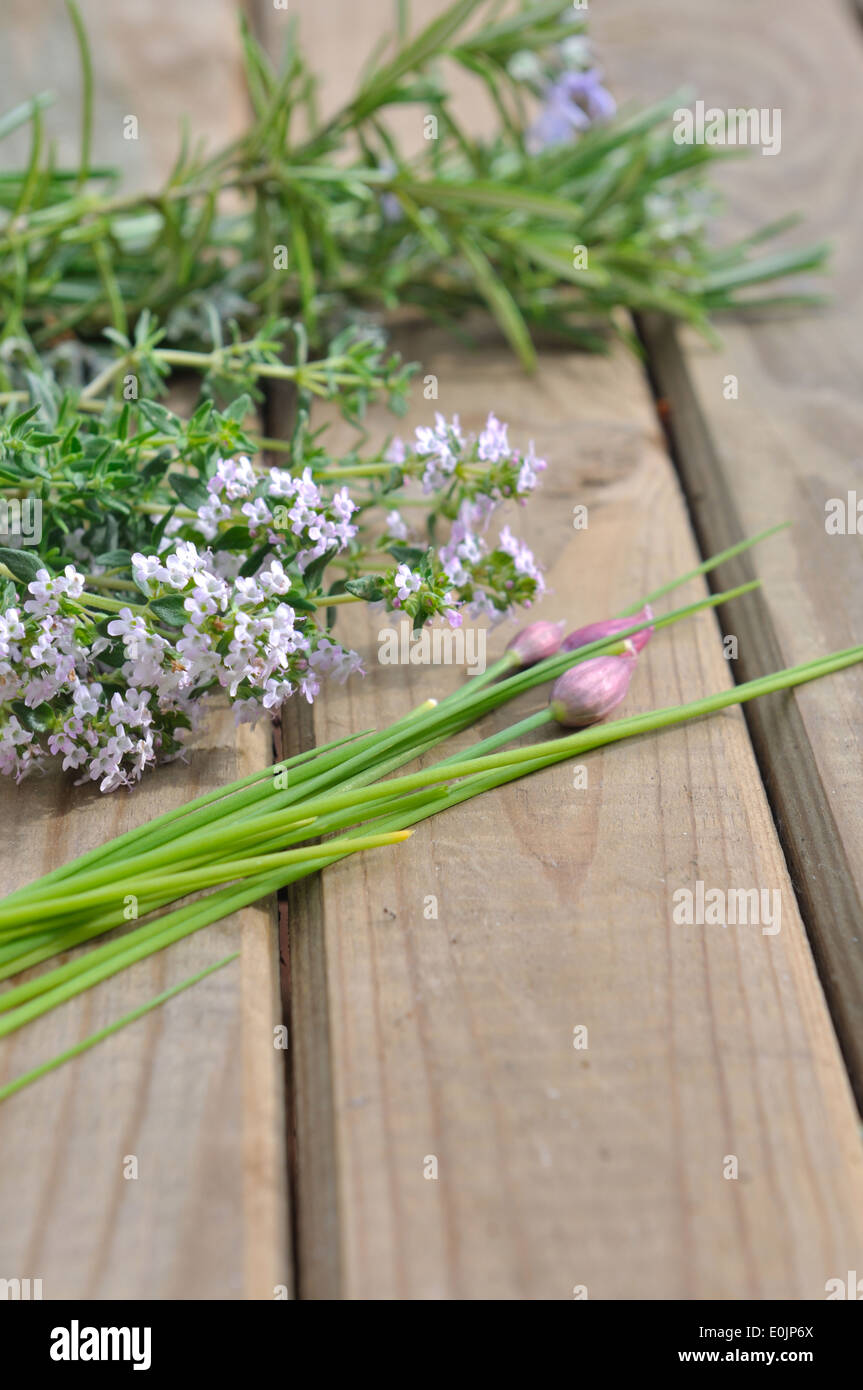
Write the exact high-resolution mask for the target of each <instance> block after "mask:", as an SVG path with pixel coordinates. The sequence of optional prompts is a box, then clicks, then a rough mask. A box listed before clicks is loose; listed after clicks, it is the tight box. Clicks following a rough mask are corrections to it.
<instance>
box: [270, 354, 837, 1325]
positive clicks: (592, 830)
mask: <svg viewBox="0 0 863 1390" xmlns="http://www.w3.org/2000/svg"><path fill="white" fill-rule="evenodd" d="M407 348H408V352H409V355H411V356H417V355H419V356H421V357H422V360H423V365H424V371H427V372H432V373H434V374H435V375H436V376H437V377H438V380H439V386H440V399H439V401H438V402H437V405H438V407H439V408H440V409H442V410H443V411H445V412H446V413H447V414H451V413H459V414H460V416H461V419H462V423H463V425H464V426H465V427H467V428H476V427H477V426H479V425H481V424H482V422H483V421H484V419H485V416H486V414H487V412H488V410H489V409H495V410H497V411H500V412H502V413H504V414H505V416H506V418H507V419H508V420H509V421H510V423H511V426H512V430H513V438H514V439H515V440H516V441H517V442H518V443H521V444H526V442H527V440H528V439H529V438H534V439H535V440H536V444H537V448H538V449H539V451H540V452H541V453H543V454H547V455H548V456H549V458H550V459H551V460H552V465H551V468H550V469H549V472H548V473H547V474H546V475H545V476H546V482H545V485H544V487H543V490H542V494H541V496H540V497H539V498H538V499H535V501H534V502H532V503H531V505H530V507H528V508H527V509H526V510H525V511H524V512H521V513H520V514H519V515H518V516H517V517H516V518H515V522H514V524H517V525H518V526H519V529H520V530H522V529H523V530H524V531H525V533H526V534H527V536H528V539H529V540H530V541H531V542H532V543H533V545H534V546H535V548H536V549H537V551H539V552H540V553H541V554H542V556H543V558H544V559H545V561H546V562H547V563H548V564H549V566H550V575H549V579H550V584H551V588H552V593H551V595H550V597H549V598H548V599H547V600H546V601H545V602H544V604H543V608H542V612H543V614H544V616H547V617H552V618H554V617H558V616H560V617H563V616H565V617H566V618H567V619H568V620H569V621H570V622H571V623H572V624H573V625H576V624H578V623H579V622H583V621H587V620H589V619H592V618H596V617H599V616H602V615H603V614H606V613H609V612H612V611H614V610H616V609H618V608H619V607H621V606H622V605H623V604H624V603H626V602H628V601H631V600H633V599H634V598H636V597H637V596H638V595H639V594H640V593H643V592H646V591H648V590H649V589H650V588H651V587H653V586H654V585H656V584H657V583H659V582H661V581H662V580H664V579H666V578H668V577H669V576H670V575H671V574H674V573H677V572H680V571H682V570H684V569H685V568H687V567H688V566H689V565H691V563H692V562H693V560H694V559H695V552H694V546H693V541H692V537H691V535H690V532H689V528H688V525H687V521H686V517H685V513H684V509H683V506H682V502H681V498H680V496H679V493H678V488H677V485H676V482H675V479H674V475H673V471H672V469H671V467H670V465H669V462H668V459H667V456H666V454H665V452H664V449H663V447H662V444H661V440H660V438H659V434H658V429H657V426H656V424H655V420H654V415H653V410H652V405H651V402H650V400H649V396H648V393H647V390H646V386H645V383H644V381H643V378H642V375H641V372H640V370H639V368H638V366H637V364H636V363H635V362H634V360H633V359H631V358H630V357H628V356H626V355H625V354H624V353H623V352H620V353H617V354H615V355H614V356H613V357H612V358H611V359H610V360H598V359H590V358H585V357H580V356H575V355H570V354H566V355H562V356H550V355H546V356H544V358H543V361H542V366H541V369H540V371H539V373H538V376H537V378H536V379H535V380H534V381H527V380H526V379H525V378H524V377H523V376H521V374H520V373H519V371H518V369H517V368H516V367H515V366H514V365H513V363H512V361H511V359H510V358H509V357H508V356H507V355H506V353H505V351H503V350H502V349H500V348H499V347H498V346H497V345H495V344H494V343H493V342H492V341H491V340H490V341H488V342H483V343H482V344H480V346H479V349H478V351H477V352H476V353H475V354H474V355H472V356H468V355H466V354H464V353H463V352H459V353H455V352H453V351H451V350H450V349H449V348H447V347H446V346H443V345H442V344H441V343H440V342H439V341H434V340H433V339H432V338H430V337H428V336H426V337H424V338H419V339H415V340H413V341H411V342H410V343H409V344H408V345H407ZM429 409H430V407H429V406H428V405H424V404H423V403H422V402H419V403H418V404H417V405H416V407H415V408H414V409H413V410H412V412H411V415H410V417H409V422H408V423H409V424H415V423H419V422H421V421H423V420H425V419H426V418H427V416H428V413H429ZM372 427H373V431H376V432H380V433H381V434H383V432H384V429H385V427H386V422H385V421H384V420H383V419H382V418H381V417H380V416H376V417H375V418H374V420H373V422H372ZM577 503H585V504H587V505H588V507H589V517H590V522H589V527H588V530H587V531H582V532H574V531H573V529H572V522H571V514H572V507H573V506H574V505H575V504H577ZM691 592H692V593H697V592H699V586H692V588H691ZM342 616H343V617H344V618H345V619H346V622H345V628H344V632H343V634H342V635H343V639H345V640H348V639H349V640H352V641H353V643H354V645H356V646H358V647H359V648H360V649H361V650H362V651H363V652H364V653H366V655H367V657H368V659H369V674H368V675H367V676H366V679H365V681H364V682H363V683H361V684H360V683H354V684H351V685H349V686H348V688H347V689H346V690H345V692H344V694H343V695H338V694H337V695H335V696H332V697H331V698H329V699H328V700H327V701H326V702H320V703H319V704H317V705H316V706H315V711H314V716H315V732H316V736H317V738H318V739H319V740H322V739H325V738H332V737H335V736H337V735H338V734H341V733H344V732H346V731H347V730H348V729H353V728H358V727H363V726H365V725H368V724H369V723H371V722H375V723H377V724H380V723H381V722H382V721H384V720H387V719H389V718H391V717H392V716H394V715H396V714H399V713H401V712H403V711H404V710H406V709H407V708H408V707H409V706H411V705H413V704H415V703H417V702H418V701H419V700H420V699H422V698H424V697H426V696H428V695H430V694H435V695H440V694H441V693H443V692H445V691H446V690H447V689H449V688H451V686H452V685H453V684H454V683H455V682H456V681H458V680H459V679H460V675H459V673H458V672H456V671H455V670H453V669H452V668H444V667H436V668H422V667H409V668H405V667H390V666H380V665H378V664H377V663H376V660H375V652H376V648H377V632H378V629H379V627H380V626H381V625H382V623H383V622H384V621H385V620H384V619H382V618H380V617H377V618H375V617H368V616H365V617H364V616H362V615H359V616H358V615H357V614H356V613H355V612H353V611H351V610H345V612H344V614H343V615H342ZM340 621H341V620H340ZM505 640H506V637H505V635H504V634H502V633H499V634H495V635H494V637H493V639H492V642H491V643H490V655H495V654H497V652H498V650H499V649H501V648H502V646H503V644H504V641H505ZM728 680H729V672H728V665H727V663H726V662H725V661H724V660H723V658H722V655H721V647H720V644H719V641H718V636H717V630H716V625H715V622H714V620H713V618H711V617H709V616H703V617H701V618H700V619H699V620H697V621H695V622H693V623H691V624H689V625H688V626H687V627H686V628H681V629H678V630H677V632H676V633H675V634H674V636H671V635H669V634H666V635H664V636H659V637H657V639H656V640H655V642H654V643H653V644H652V646H651V647H650V648H648V651H647V654H646V656H645V657H644V658H643V660H642V665H641V667H640V669H639V673H638V676H637V679H636V681H635V682H634V683H633V687H632V691H631V695H630V698H629V701H628V708H629V709H631V710H633V711H635V710H639V709H647V708H650V707H651V706H654V705H658V704H666V703H670V702H672V701H677V700H680V699H683V698H686V697H691V696H694V695H696V694H700V693H704V692H706V691H708V690H710V689H714V688H721V687H722V686H724V685H726V684H727V682H728ZM530 707H532V706H531V701H529V700H528V701H526V702H525V703H524V704H523V705H522V706H520V708H521V709H522V710H523V711H526V710H527V709H529V708H530ZM585 764H586V766H587V768H588V787H587V788H586V789H576V788H575V787H574V786H573V775H572V768H571V767H569V766H564V767H560V768H557V769H554V770H550V771H547V772H546V773H544V774H542V775H541V776H538V777H534V778H532V779H530V780H529V781H527V782H524V783H522V784H521V785H517V786H512V787H509V788H506V789H502V790H500V791H498V792H496V793H494V794H492V795H490V796H486V797H485V798H483V799H482V800H480V801H477V802H474V803H472V804H469V805H467V806H465V807H461V808H457V809H455V810H454V811H452V812H449V813H447V815H446V816H443V817H441V818H439V819H436V820H434V821H433V822H430V823H428V824H426V825H425V826H423V827H421V828H420V829H419V830H418V831H417V833H416V834H415V836H414V838H413V839H412V840H411V842H410V843H409V844H407V845H405V846H400V847H398V848H396V849H392V850H390V849H387V850H382V851H376V852H375V853H374V855H373V856H364V857H362V858H357V859H356V860H354V861H352V862H349V863H345V864H343V865H337V866H335V867H334V868H333V869H331V870H329V871H328V873H327V874H326V875H325V876H324V879H323V883H322V890H321V891H322V899H321V910H320V911H316V912H315V913H314V914H312V915H311V916H309V917H308V918H307V919H302V920H301V919H299V918H297V917H296V916H295V919H294V921H293V934H294V939H296V940H297V941H298V942H302V952H304V953H305V954H302V952H301V953H298V954H297V955H292V977H293V982H294V983H293V990H294V1009H295V1033H296V1020H297V1018H301V1019H302V1030H301V1031H302V1034H303V1039H304V1041H303V1047H304V1049H305V1053H304V1055H305V1056H307V1057H314V1056H316V1055H319V1054H320V1055H326V1056H328V1057H329V1058H330V1079H329V1084H328V1087H327V1088H326V1089H325V1091H324V1092H323V1093H321V1094H319V1093H318V1092H317V1090H316V1088H315V1087H314V1085H313V1076H312V1075H311V1074H309V1073H307V1072H306V1071H305V1070H304V1069H301V1070H300V1071H299V1072H298V1073H296V1074H295V1084H296V1085H297V1088H298V1092H299V1095H298V1111H297V1115H298V1124H299V1126H300V1128H302V1127H303V1126H310V1127H311V1129H312V1131H314V1132H316V1133H317V1135H318V1136H320V1135H324V1136H327V1135H329V1134H332V1136H333V1142H334V1144H335V1152H334V1156H333V1155H331V1154H325V1155H321V1154H320V1153H317V1154H315V1152H314V1145H313V1144H310V1145H305V1146H304V1144H303V1141H302V1136H300V1143H299V1150H298V1154H299V1172H298V1198H299V1251H300V1268H301V1269H302V1270H304V1271H305V1276H304V1282H303V1286H302V1287H303V1294H304V1296H305V1297H312V1298H327V1297H338V1296H342V1297H346V1298H354V1299H356V1298H359V1299H366V1298H372V1299H391V1298H409V1299H416V1298H419V1299H439V1298H459V1299H482V1298H495V1299H522V1298H527V1299H558V1298H562V1299H563V1298H571V1297H572V1296H573V1289H574V1287H575V1286H577V1285H585V1286H587V1289H588V1291H589V1296H590V1297H591V1298H643V1297H648V1298H741V1297H749V1296H754V1297H768V1296H773V1297H784V1298H810V1297H811V1298H817V1297H819V1296H823V1290H824V1284H825V1281H826V1279H827V1278H829V1277H832V1276H833V1274H835V1272H836V1271H837V1270H845V1269H847V1268H854V1267H855V1265H854V1264H853V1260H852V1257H854V1258H856V1257H857V1255H858V1252H859V1250H860V1241H861V1235H863V1226H861V1220H860V1199H861V1195H863V1168H861V1150H860V1143H859V1138H858V1134H857V1129H856V1122H855V1116H854V1112H853V1106H852V1102H851V1099H850V1094H849V1091H848V1086H847V1081H846V1078H845V1074H844V1070H843V1068H842V1065H841V1061H840V1058H839V1055H838V1052H837V1048H836V1043H835V1039H834V1035H833V1031H832V1027H831V1024H830V1020H829V1017H828V1014H827V1011H826V1008H825V1005H824V1000H823V997H822V994H821V990H820V987H819V984H818V981H817V977H816V974H815V970H814V968H813V962H812V958H811V955H810V952H809V948H808V945H807V941H806V937H805V933H804V931H803V928H802V925H801V922H800V919H799V917H798V916H797V913H796V908H795V899H794V894H793V891H792V889H791V886H790V883H789V880H788V877H787V874H786V870H785V866H784V862H783V859H782V855H781V853H780V851H779V847H778V844H777V841H776V837H775V833H774V828H773V824H772V821H771V818H770V814H769V810H768V807H767V803H766V799H765V796H764V793H763V790H762V787H761V783H760V779H759V777H758V774H757V770H756V767H755V763H754V759H753V755H752V751H751V747H750V744H749V741H748V737H747V734H746V728H745V724H744V721H743V719H742V717H741V715H740V714H739V712H733V713H729V714H727V715H723V716H722V717H720V718H716V719H714V720H712V721H711V722H709V723H703V724H701V725H699V726H693V727H691V728H689V729H685V730H678V731H672V732H670V733H668V734H664V735H662V736H660V737H657V738H654V739H648V740H643V741H641V742H639V743H633V744H630V745H628V746H627V747H626V748H618V749H612V750H609V751H606V752H604V753H601V754H596V755H592V756H591V757H590V758H589V760H585ZM698 879H701V880H702V881H704V882H705V883H706V885H707V886H708V887H710V886H718V887H722V888H724V889H728V888H731V887H746V888H748V887H758V888H762V887H764V888H770V889H777V890H778V891H779V892H780V893H781V903H782V925H781V931H780V932H779V933H778V934H777V935H774V936H768V935H764V934H762V932H761V931H760V929H759V927H758V926H747V927H728V928H725V929H723V928H722V927H718V926H714V927H711V926H701V927H699V926H692V927H686V926H678V925H674V924H673V922H672V918H671V913H672V894H673V892H674V890H675V889H677V888H679V887H690V888H692V887H694V884H695V882H696V880H698ZM428 895H434V896H435V897H436V898H437V904H438V917H437V918H436V919H431V920H427V919H426V917H425V916H424V907H425V904H426V899H427V897H428ZM321 984H323V986H324V987H325V989H326V1002H325V1003H324V1002H323V1001H322V1000H321V999H320V997H319V995H318V990H319V989H320V987H321ZM577 1025H584V1026H586V1027H587V1029H588V1037H589V1047H588V1049H587V1050H586V1051H579V1050H576V1049H574V1047H573V1029H574V1028H575V1027H576V1026H577ZM727 1155H736V1156H737V1158H738V1160H739V1164H740V1178H739V1180H737V1181H729V1180H726V1179H724V1178H723V1163H724V1162H725V1159H726V1156H727ZM429 1156H435V1157H436V1158H437V1160H438V1165H439V1176H438V1179H437V1180H436V1181H435V1180H428V1179H426V1178H425V1177H424V1175H423V1173H424V1164H425V1163H426V1161H427V1159H428V1157H429ZM333 1157H334V1161H335V1165H336V1190H335V1192H333V1191H332V1177H331V1175H332V1163H333ZM321 1162H323V1163H324V1166H325V1173H324V1176H323V1177H321V1176H320V1168H319V1164H320V1163H321ZM336 1222H337V1226H336ZM334 1230H337V1234H338V1244H337V1247H336V1248H335V1249H334V1248H333V1246H332V1241H333V1238H334ZM849 1261H852V1263H851V1264H849Z"/></svg>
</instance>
